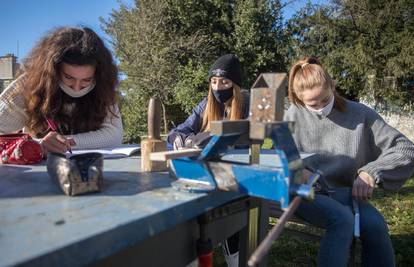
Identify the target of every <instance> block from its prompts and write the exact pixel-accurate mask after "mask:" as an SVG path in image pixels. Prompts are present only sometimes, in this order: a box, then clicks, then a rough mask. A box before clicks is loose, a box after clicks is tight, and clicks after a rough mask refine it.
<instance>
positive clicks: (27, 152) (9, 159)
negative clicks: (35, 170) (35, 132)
mask: <svg viewBox="0 0 414 267" xmlns="http://www.w3.org/2000/svg"><path fill="white" fill-rule="evenodd" d="M42 157H43V153H42V147H41V145H40V144H39V143H38V142H36V141H35V140H33V139H32V137H31V136H30V135H29V134H23V133H19V134H2V135H0V163H3V164H34V163H38V162H40V161H41V160H42Z"/></svg>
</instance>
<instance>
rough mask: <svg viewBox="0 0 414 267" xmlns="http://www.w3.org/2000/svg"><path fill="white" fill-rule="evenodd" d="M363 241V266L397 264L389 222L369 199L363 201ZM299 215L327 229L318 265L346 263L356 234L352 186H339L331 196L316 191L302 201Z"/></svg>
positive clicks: (361, 232)
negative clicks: (311, 198)
mask: <svg viewBox="0 0 414 267" xmlns="http://www.w3.org/2000/svg"><path fill="white" fill-rule="evenodd" d="M358 203H359V212H360V235H361V236H360V240H361V244H362V265H363V266H376V267H378V266H386V267H388V266H395V258H394V249H393V247H392V243H391V240H390V236H389V234H388V227H387V223H386V222H385V220H384V218H383V217H382V215H381V213H379V211H378V210H377V209H376V208H374V207H373V206H372V205H370V204H369V203H368V202H363V201H360V202H358ZM296 215H298V216H299V217H301V218H302V219H304V220H305V221H307V222H309V223H311V224H313V225H316V226H318V227H321V228H324V229H326V233H325V235H324V237H323V238H322V240H321V242H320V248H319V253H318V266H335V267H340V266H347V262H348V256H349V251H350V247H351V244H352V239H353V235H354V215H353V212H352V196H351V190H350V188H336V189H335V192H334V193H332V194H331V195H330V196H327V195H323V194H316V196H315V199H314V200H313V201H310V202H305V201H303V202H302V203H301V204H300V206H299V208H298V209H297V211H296Z"/></svg>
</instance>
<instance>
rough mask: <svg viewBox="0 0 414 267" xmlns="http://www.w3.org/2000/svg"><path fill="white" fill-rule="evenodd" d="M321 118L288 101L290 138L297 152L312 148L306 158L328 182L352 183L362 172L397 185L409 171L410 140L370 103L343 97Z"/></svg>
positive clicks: (412, 160) (413, 164) (413, 161)
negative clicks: (343, 108) (341, 107)
mask: <svg viewBox="0 0 414 267" xmlns="http://www.w3.org/2000/svg"><path fill="white" fill-rule="evenodd" d="M346 108H347V110H346V111H345V112H340V111H338V110H336V109H335V108H334V109H333V110H332V112H331V113H330V114H329V115H328V116H327V117H321V116H319V115H316V114H315V113H312V112H310V111H308V110H307V109H306V108H302V107H297V106H295V105H291V106H290V108H289V110H288V111H287V112H286V114H285V116H284V119H285V120H287V121H295V122H296V123H295V132H294V133H293V137H294V139H295V142H296V144H297V146H298V149H299V150H300V151H304V152H311V153H316V155H315V157H311V158H310V159H309V160H307V161H306V160H305V163H306V164H308V165H310V166H311V167H313V168H316V169H319V170H321V171H322V172H323V173H324V175H325V177H326V179H327V181H328V182H331V184H333V185H335V184H336V185H338V186H342V185H348V186H349V185H352V182H353V181H354V179H355V178H356V176H357V174H358V173H359V172H361V171H365V172H367V173H368V174H370V175H371V176H372V177H373V178H374V179H376V180H377V181H379V182H381V183H382V185H383V187H384V188H385V189H390V190H397V189H398V188H400V187H401V186H402V185H403V183H404V181H405V180H407V179H408V178H409V177H410V176H411V175H412V174H413V171H414V145H413V143H412V142H411V141H410V140H408V139H407V138H406V137H405V136H404V135H403V134H401V133H400V132H398V131H397V130H395V129H394V128H392V127H391V126H389V125H388V124H387V123H385V121H384V120H383V119H382V118H381V117H380V115H378V114H377V113H376V112H375V111H374V110H372V109H370V108H369V107H367V106H365V105H363V104H361V103H357V102H353V101H346Z"/></svg>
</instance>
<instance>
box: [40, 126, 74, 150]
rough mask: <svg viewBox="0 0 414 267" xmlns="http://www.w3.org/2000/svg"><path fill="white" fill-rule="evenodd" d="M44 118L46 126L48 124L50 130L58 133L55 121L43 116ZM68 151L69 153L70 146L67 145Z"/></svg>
mask: <svg viewBox="0 0 414 267" xmlns="http://www.w3.org/2000/svg"><path fill="white" fill-rule="evenodd" d="M45 119H46V123H47V126H49V128H50V130H52V131H54V132H57V133H59V131H58V129H57V126H56V124H55V122H54V121H53V120H51V119H49V118H45ZM59 134H60V133H59ZM68 151H69V153H70V154H72V149H71V148H70V147H68Z"/></svg>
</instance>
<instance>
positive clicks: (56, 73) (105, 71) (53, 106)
mask: <svg viewBox="0 0 414 267" xmlns="http://www.w3.org/2000/svg"><path fill="white" fill-rule="evenodd" d="M117 83H118V70H117V67H116V65H115V64H114V61H113V59H112V55H111V53H110V51H109V50H108V49H107V48H106V47H105V45H104V43H103V41H102V40H101V39H100V38H99V37H98V35H97V34H96V33H95V32H94V31H92V30H91V29H89V28H69V27H63V28H58V29H56V30H54V31H52V32H51V33H50V34H47V35H46V36H44V37H43V38H42V39H41V40H40V42H39V43H38V44H37V45H36V46H35V47H34V48H33V49H32V51H31V52H30V54H29V56H28V57H27V58H26V59H25V60H24V62H23V74H22V75H21V76H20V77H19V78H18V79H17V80H16V81H14V82H13V83H12V84H10V86H9V87H8V88H6V89H5V90H4V91H3V92H2V94H1V95H0V133H3V134H4V133H12V132H17V131H21V130H23V131H24V132H28V133H30V134H31V135H32V136H33V137H35V138H39V139H40V142H41V144H42V147H43V150H44V153H47V152H61V153H62V152H65V151H67V150H68V149H70V148H71V147H73V148H74V149H77V148H78V149H86V148H98V147H107V146H114V145H118V144H120V143H121V142H122V132H123V130H122V122H121V116H120V113H119V110H118V106H117V100H116V99H117V93H116V91H115V87H116V85H117ZM47 120H52V121H53V122H54V123H55V124H56V127H57V131H53V129H50V127H49V125H48V123H47Z"/></svg>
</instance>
